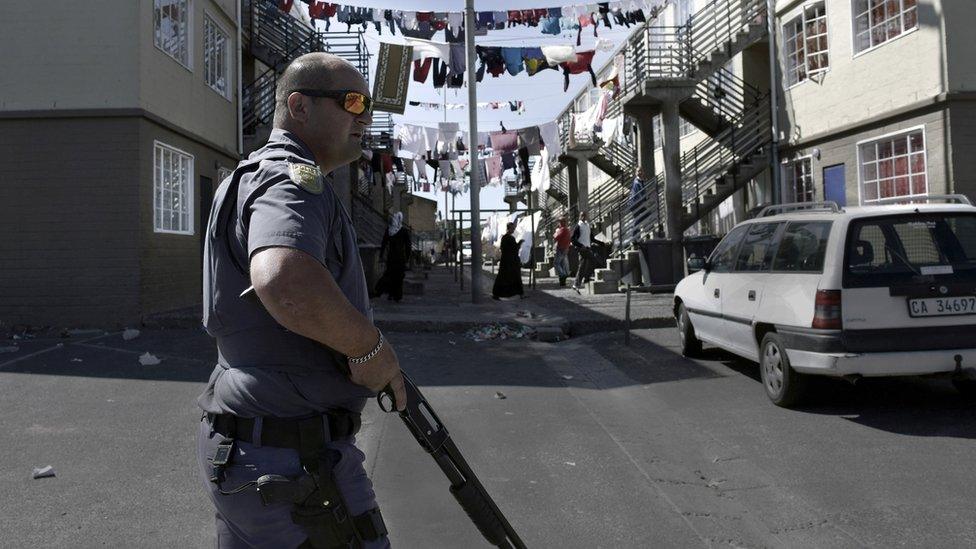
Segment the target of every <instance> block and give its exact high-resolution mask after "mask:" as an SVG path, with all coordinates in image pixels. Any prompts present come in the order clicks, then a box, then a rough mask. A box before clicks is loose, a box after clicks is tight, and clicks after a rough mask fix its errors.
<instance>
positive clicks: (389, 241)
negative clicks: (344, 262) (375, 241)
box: [376, 212, 411, 303]
mask: <svg viewBox="0 0 976 549" xmlns="http://www.w3.org/2000/svg"><path fill="white" fill-rule="evenodd" d="M410 250H411V248H410V231H409V230H408V229H407V228H406V227H404V226H403V212H395V213H394V214H392V215H391V216H390V226H389V227H388V228H387V230H386V232H385V233H383V241H382V243H381V244H380V256H381V257H384V254H385V258H386V270H385V271H384V272H383V276H381V277H380V279H379V280H377V281H376V295H383V294H388V296H387V299H389V300H391V301H396V302H397V303H399V302H400V300H401V299H403V279H404V277H405V276H406V275H407V263H409V261H410Z"/></svg>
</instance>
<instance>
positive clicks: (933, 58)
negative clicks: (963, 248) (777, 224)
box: [776, 0, 976, 206]
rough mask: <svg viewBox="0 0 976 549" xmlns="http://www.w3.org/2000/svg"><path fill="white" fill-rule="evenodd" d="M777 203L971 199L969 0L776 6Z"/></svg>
mask: <svg viewBox="0 0 976 549" xmlns="http://www.w3.org/2000/svg"><path fill="white" fill-rule="evenodd" d="M776 22H777V33H778V43H779V47H780V63H781V65H780V74H781V75H782V80H781V88H782V90H783V94H782V100H781V103H780V121H781V134H780V136H781V138H782V139H781V157H782V161H783V167H782V170H783V187H784V188H783V191H784V192H783V197H784V200H787V201H809V200H834V201H836V202H838V203H839V204H841V205H845V204H846V205H851V206H855V205H865V204H871V203H872V202H876V201H878V200H881V199H885V198H895V197H912V196H921V195H927V194H941V193H964V194H967V195H968V196H969V197H970V198H973V199H976V179H974V177H973V176H972V173H973V171H974V169H976V155H974V154H973V151H974V150H976V33H974V32H973V29H972V26H973V23H974V22H976V2H970V1H967V0H818V1H810V0H807V1H784V0H780V1H778V2H777V3H776Z"/></svg>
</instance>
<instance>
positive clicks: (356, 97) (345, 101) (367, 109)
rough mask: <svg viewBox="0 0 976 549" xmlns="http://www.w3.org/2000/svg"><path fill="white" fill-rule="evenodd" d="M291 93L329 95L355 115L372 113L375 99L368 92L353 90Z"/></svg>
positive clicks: (298, 91)
mask: <svg viewBox="0 0 976 549" xmlns="http://www.w3.org/2000/svg"><path fill="white" fill-rule="evenodd" d="M290 93H300V94H302V95H307V96H309V97H329V98H331V99H335V100H336V101H338V102H339V104H340V105H342V108H343V109H345V111H346V112H348V113H352V114H355V115H360V114H363V113H367V114H372V112H373V100H372V99H371V98H370V97H369V96H368V95H366V94H364V93H360V92H357V91H351V90H309V89H301V90H292V91H291V92H290Z"/></svg>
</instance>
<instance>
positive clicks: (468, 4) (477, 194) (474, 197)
mask: <svg viewBox="0 0 976 549" xmlns="http://www.w3.org/2000/svg"><path fill="white" fill-rule="evenodd" d="M474 24H475V23H474V0H465V1H464V43H465V50H466V53H467V57H468V74H467V78H468V152H469V154H470V155H471V162H470V163H469V164H468V165H469V166H471V302H472V303H480V302H481V265H482V260H481V169H480V168H481V166H479V165H478V91H477V90H476V89H475V87H476V84H477V81H476V80H475V70H474V62H475V57H476V56H475V49H474V30H475V27H474Z"/></svg>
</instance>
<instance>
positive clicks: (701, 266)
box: [688, 257, 708, 274]
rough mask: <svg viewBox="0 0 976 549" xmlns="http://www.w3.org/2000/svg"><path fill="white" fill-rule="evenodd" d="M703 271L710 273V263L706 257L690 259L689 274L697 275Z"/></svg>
mask: <svg viewBox="0 0 976 549" xmlns="http://www.w3.org/2000/svg"><path fill="white" fill-rule="evenodd" d="M701 270H705V271H708V261H707V260H706V259H705V258H704V257H689V258H688V273H689V274H690V273H696V272H698V271H701Z"/></svg>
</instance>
